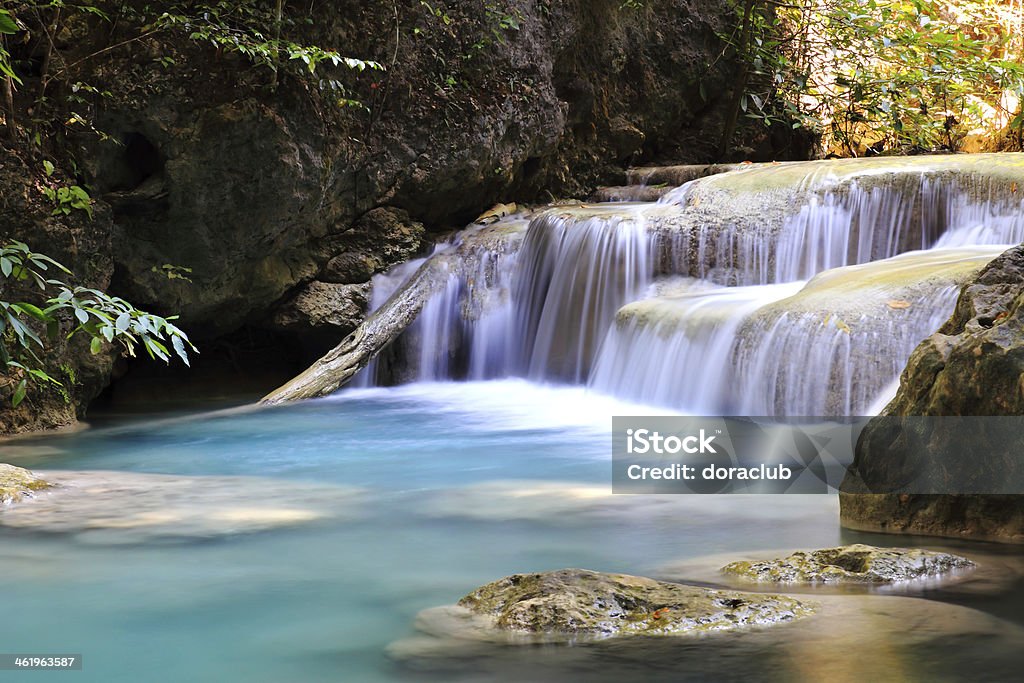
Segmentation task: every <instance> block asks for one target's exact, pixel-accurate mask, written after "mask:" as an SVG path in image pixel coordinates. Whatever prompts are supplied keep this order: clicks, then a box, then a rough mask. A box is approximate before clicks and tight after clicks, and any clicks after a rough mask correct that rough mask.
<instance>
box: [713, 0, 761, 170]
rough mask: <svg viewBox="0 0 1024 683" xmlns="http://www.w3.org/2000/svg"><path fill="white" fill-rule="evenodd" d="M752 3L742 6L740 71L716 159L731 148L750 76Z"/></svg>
mask: <svg viewBox="0 0 1024 683" xmlns="http://www.w3.org/2000/svg"><path fill="white" fill-rule="evenodd" d="M754 3H755V0H747V4H746V6H745V7H744V8H743V27H742V29H740V44H739V50H738V51H739V58H740V72H739V74H738V75H737V77H736V87H735V89H734V90H733V93H732V102H731V103H730V106H729V111H728V112H727V114H726V118H725V128H724V129H723V130H722V141H721V143H720V144H719V146H718V161H725V155H726V154H728V153H729V150H730V149H731V148H732V136H733V135H734V134H735V133H736V123H737V122H738V121H739V117H740V104H741V103H742V101H743V98H744V97H745V96H746V91H747V80H748V79H749V78H750V63H751V61H752V60H751V55H750V37H751V33H752V31H753V25H754Z"/></svg>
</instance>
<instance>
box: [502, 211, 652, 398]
mask: <svg viewBox="0 0 1024 683" xmlns="http://www.w3.org/2000/svg"><path fill="white" fill-rule="evenodd" d="M652 250H653V243H652V241H651V240H650V239H649V238H648V236H647V232H646V229H645V221H644V215H643V213H642V211H641V209H639V208H631V207H616V208H615V209H612V210H607V211H604V212H602V213H600V214H599V215H593V216H589V217H587V218H585V219H583V220H582V221H579V220H576V218H575V216H574V215H572V214H565V213H561V212H558V211H551V212H546V213H543V214H541V215H540V216H538V217H537V218H536V219H534V221H533V222H532V223H531V224H530V229H529V232H528V233H527V235H526V240H525V241H524V243H523V248H522V252H521V253H520V256H519V260H520V264H521V265H520V270H519V273H518V274H517V282H516V288H515V298H514V300H513V305H514V315H515V316H516V323H517V333H518V335H519V337H518V338H519V340H520V343H521V344H522V351H521V353H522V364H521V366H520V368H521V370H522V371H523V372H524V374H526V375H527V376H529V377H532V378H534V379H559V380H562V381H567V382H572V383H576V384H578V383H581V382H583V381H585V380H586V378H587V376H588V375H589V372H590V365H591V363H592V361H593V359H594V358H595V357H596V354H597V347H598V345H599V344H600V342H601V340H602V339H603V338H604V334H605V331H606V330H607V329H608V325H609V324H611V321H612V320H613V319H614V318H615V312H616V311H617V310H618V309H619V307H621V306H622V305H623V304H625V303H627V302H628V301H631V300H633V299H636V298H637V297H639V296H640V295H641V294H643V292H644V291H646V289H647V287H648V286H649V285H650V282H651V277H652V275H653V270H652V264H653V251H652Z"/></svg>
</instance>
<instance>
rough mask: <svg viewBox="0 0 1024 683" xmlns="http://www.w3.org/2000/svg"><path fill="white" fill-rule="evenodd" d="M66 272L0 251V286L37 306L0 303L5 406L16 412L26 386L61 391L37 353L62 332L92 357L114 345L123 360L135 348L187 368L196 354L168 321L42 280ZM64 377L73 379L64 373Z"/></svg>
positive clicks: (44, 260)
mask: <svg viewBox="0 0 1024 683" xmlns="http://www.w3.org/2000/svg"><path fill="white" fill-rule="evenodd" d="M52 271H58V272H60V273H63V274H65V275H71V272H70V271H69V270H68V269H67V268H65V267H64V266H63V265H61V264H60V263H58V262H57V261H55V260H54V259H52V258H50V257H49V256H46V255H45V254H39V253H36V252H33V251H32V250H31V249H29V247H28V245H26V244H25V243H24V242H18V241H12V242H10V243H9V244H5V245H3V246H2V247H0V276H2V277H0V283H3V284H4V285H5V289H6V288H7V287H6V286H11V287H14V288H16V287H23V288H27V289H32V288H35V289H38V298H37V301H38V300H41V301H40V304H39V305H36V304H33V303H30V302H28V301H16V302H9V301H3V300H0V363H2V365H3V371H4V375H5V376H6V379H7V388H8V389H9V392H10V397H11V403H12V405H13V406H15V407H16V406H18V405H19V404H20V403H21V402H22V401H23V400H24V399H25V397H26V395H27V392H28V389H29V387H30V385H32V384H43V385H47V384H48V385H53V386H56V387H61V386H62V385H61V382H60V381H59V380H57V379H55V378H54V377H52V376H51V375H49V374H48V373H47V372H46V370H45V367H44V363H43V362H42V360H41V359H40V358H39V355H38V352H39V351H42V350H43V349H44V348H45V345H46V344H45V342H44V337H47V338H49V339H50V340H57V339H58V338H59V336H60V335H61V334H62V328H63V329H66V328H68V327H70V328H71V329H70V331H69V332H67V333H66V334H64V336H65V338H68V339H70V338H72V337H75V336H77V335H80V334H81V335H85V336H86V337H88V338H89V340H90V342H89V349H90V351H91V352H92V353H94V354H97V353H100V352H101V351H102V350H103V347H104V344H105V343H109V344H116V345H118V346H119V347H120V348H121V350H122V352H124V353H125V354H127V355H129V356H134V355H136V350H137V349H138V348H139V347H141V348H142V349H143V350H144V351H145V352H146V354H147V355H148V356H149V357H150V358H153V359H159V360H162V361H164V362H169V361H170V360H171V355H172V353H173V354H174V355H176V356H177V357H178V358H180V359H181V360H182V362H184V363H185V364H186V365H188V364H189V357H188V353H189V351H193V352H197V351H196V348H195V346H193V345H192V343H191V342H190V341H189V339H188V336H187V335H186V334H185V333H184V332H183V331H182V330H180V329H179V328H178V327H176V326H175V325H174V324H173V323H172V322H171V321H172V320H174V319H175V317H170V318H162V317H160V316H157V315H153V314H151V313H147V312H146V311H142V310H139V309H137V308H135V307H134V306H133V305H132V304H130V303H129V302H127V301H125V300H124V299H122V298H120V297H116V296H110V295H109V294H106V293H105V292H101V291H99V290H96V289H91V288H88V287H81V286H72V285H68V284H66V283H64V282H63V281H61V280H57V279H54V278H51V277H48V275H50V274H51V272H52ZM65 374H67V375H68V376H69V377H72V381H74V380H73V373H69V372H65Z"/></svg>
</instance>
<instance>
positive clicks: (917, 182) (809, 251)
mask: <svg viewBox="0 0 1024 683" xmlns="http://www.w3.org/2000/svg"><path fill="white" fill-rule="evenodd" d="M818 168H819V169H820V168H821V167H818ZM745 172H746V171H740V172H739V173H745ZM719 178H723V179H727V176H720V177H719ZM708 180H709V179H702V180H700V181H695V182H694V183H688V184H687V185H684V186H682V187H680V188H677V189H676V190H674V191H672V192H670V193H668V194H667V195H666V197H665V198H663V199H662V201H661V202H660V203H658V204H635V203H634V204H629V203H615V204H597V205H588V206H572V207H564V208H559V207H556V208H553V209H549V210H547V211H544V212H541V213H539V214H535V215H534V216H533V218H532V220H531V221H530V222H529V228H528V230H527V231H526V235H525V239H523V240H522V246H521V248H519V250H518V253H517V252H516V251H515V250H514V249H509V250H507V251H502V252H498V253H494V254H492V258H490V259H488V260H487V261H486V263H485V265H484V266H482V267H481V272H480V273H478V274H477V275H475V276H473V277H469V278H459V277H454V276H453V277H452V279H451V281H450V282H449V283H448V287H447V288H446V289H445V290H444V291H443V292H442V293H440V294H439V295H437V296H436V297H435V298H434V299H433V300H432V301H431V302H430V303H429V304H428V305H427V306H426V307H425V308H424V311H423V312H422V314H421V316H420V318H419V320H418V321H417V323H416V324H415V325H414V326H413V327H412V328H411V329H410V331H409V332H407V333H406V334H405V335H404V336H403V338H402V340H400V342H399V343H397V344H396V345H395V347H394V348H393V349H391V351H390V352H389V353H388V354H385V357H384V358H382V360H381V361H380V362H379V363H377V367H375V368H373V369H372V371H371V372H370V373H364V377H369V376H373V377H375V378H376V381H383V382H386V383H388V382H389V383H394V382H407V381H442V380H446V379H473V380H484V379H494V378H502V377H510V376H518V377H524V378H529V379H530V380H533V381H541V382H545V381H546V382H560V383H566V384H571V385H587V386H590V387H591V388H592V389H594V390H597V391H600V392H605V393H607V394H609V395H612V396H616V397H621V398H624V399H629V400H635V401H639V402H643V403H646V404H655V405H660V406H665V407H667V408H672V409H675V410H681V411H685V412H690V413H698V414H699V413H703V414H722V413H725V414H747V415H819V414H820V415H851V414H859V413H865V412H868V411H872V410H877V409H878V408H879V407H881V406H882V405H884V399H885V397H886V396H887V395H891V393H892V391H893V386H894V385H893V382H894V380H895V379H896V378H897V377H898V375H899V372H900V371H901V370H902V368H903V366H904V364H905V363H906V359H907V358H908V357H909V355H910V353H911V351H912V350H913V348H914V347H915V346H916V345H917V344H918V343H919V342H920V341H921V340H922V339H923V338H924V337H926V336H927V335H928V334H930V333H931V332H933V331H934V330H935V329H936V328H937V327H938V326H939V325H940V324H941V323H942V321H944V320H945V319H946V318H947V317H948V315H949V313H950V312H951V310H952V306H953V303H954V302H955V298H956V294H957V291H958V286H957V285H956V282H959V281H960V280H955V279H952V278H953V276H952V275H949V276H946V275H944V269H945V268H947V267H948V268H950V269H951V270H950V272H951V273H952V272H953V271H955V270H956V268H957V265H956V264H957V263H959V262H960V261H961V260H962V258H968V257H970V258H974V259H976V260H977V266H978V267H980V265H981V264H982V263H983V262H984V261H985V260H987V259H988V258H993V257H994V256H995V255H996V254H997V253H998V252H999V250H998V249H993V250H990V251H987V252H984V253H982V254H980V255H979V254H978V253H973V254H971V255H967V256H964V255H963V254H961V253H954V252H951V251H950V252H947V251H945V249H948V248H950V247H964V246H968V245H999V244H1007V243H1012V242H1017V241H1021V240H1024V210H1022V207H1024V205H1022V204H1021V203H1020V202H1017V201H1006V200H1005V199H1001V200H996V199H993V198H988V199H986V195H985V191H984V185H983V183H982V184H975V186H966V185H958V184H956V183H954V182H953V181H950V180H948V179H942V178H939V179H937V178H933V177H930V176H928V175H926V174H923V173H922V174H920V176H919V177H916V176H914V175H912V174H907V175H905V176H901V177H900V181H899V182H894V183H892V184H891V186H890V185H886V184H879V183H877V182H867V181H864V182H858V181H857V180H856V179H854V180H848V181H845V182H844V183H840V182H839V181H838V180H837V178H835V177H834V176H832V175H829V174H828V173H827V172H826V173H823V172H821V171H820V170H815V171H813V172H810V173H808V175H807V176H806V177H805V178H804V180H803V181H802V184H803V187H804V189H805V190H806V191H807V194H806V195H805V196H806V197H807V200H806V203H805V204H804V205H802V206H799V207H795V208H794V209H793V210H791V211H789V212H788V213H787V215H785V217H784V218H783V219H782V220H781V221H775V222H773V221H772V220H768V219H765V220H764V221H762V222H758V221H757V220H751V221H748V222H747V223H746V224H744V225H743V226H737V225H734V224H730V223H724V224H723V223H713V222H699V221H695V220H693V219H692V218H690V217H689V215H690V214H687V212H693V211H697V210H698V209H697V208H696V205H695V203H694V197H695V196H697V193H695V192H694V189H695V188H697V187H698V186H697V185H696V184H695V183H700V182H706V181H708ZM715 182H717V180H716V181H715ZM673 205H674V206H676V207H677V208H673ZM754 208H755V209H756V207H754ZM673 212H676V213H675V214H673ZM666 216H667V218H666ZM516 221H518V222H516ZM659 221H660V223H659ZM666 221H667V222H668V226H669V227H668V229H666V228H665V227H664V226H665V223H666ZM673 221H674V222H673ZM503 223H504V222H503ZM512 223H515V225H517V226H518V228H519V229H525V225H526V223H525V221H524V220H523V219H522V218H521V217H516V218H515V219H512V221H511V222H509V225H511V224H512ZM652 225H655V226H658V227H653V228H652ZM468 234H470V235H471V234H472V231H470V233H468ZM462 239H465V240H469V239H470V237H460V240H462ZM458 244H459V240H457V241H456V242H455V243H454V246H457V245H458ZM454 246H453V245H444V246H442V247H441V249H450V248H454ZM914 249H937V250H938V251H926V252H920V253H919V254H918V255H912V254H908V255H907V256H904V257H899V258H896V259H893V258H892V257H895V256H897V255H898V254H903V253H905V252H908V251H911V250H914ZM944 254H945V256H944ZM885 259H890V260H891V261H892V262H893V263H894V264H895V265H885V264H887V263H889V261H885ZM900 259H903V260H902V261H901V260H900ZM908 259H909V260H908ZM936 259H938V260H936ZM943 259H946V260H945V261H944V260H943ZM979 259H980V260H979ZM876 262H881V263H882V265H880V266H879V268H880V269H881V270H883V271H886V272H894V271H898V270H900V269H901V268H903V269H909V270H908V275H907V278H909V279H908V280H907V281H905V282H904V281H897V282H894V283H891V284H882V285H879V287H876V288H875V289H874V290H872V291H873V292H874V293H873V294H872V296H874V298H875V300H876V301H875V303H876V304H877V303H878V302H879V301H881V302H883V303H884V301H885V300H886V296H885V294H886V292H887V291H889V290H888V289H886V288H887V287H890V288H891V291H892V292H897V291H900V292H902V291H903V289H905V288H906V287H907V286H912V287H914V288H915V289H913V291H912V295H908V294H905V293H904V294H900V296H910V297H911V299H912V300H909V301H906V302H905V303H906V306H903V304H901V303H897V305H895V307H893V308H891V309H887V308H886V307H885V306H884V305H882V306H881V307H879V306H875V307H874V308H873V309H871V310H867V309H865V310H864V311H862V312H861V311H857V310H856V303H857V300H858V297H859V296H861V293H860V292H859V290H858V284H857V282H858V280H857V278H862V277H863V278H870V277H876V275H872V273H877V272H879V268H875V269H871V268H869V269H868V270H866V271H858V270H856V268H854V269H853V270H850V271H846V270H842V269H843V268H844V267H845V266H851V265H853V264H873V263H876ZM908 264H909V265H908ZM921 264H925V265H927V266H928V268H931V270H929V271H928V272H927V273H923V274H922V273H918V272H917V271H914V272H910V271H912V270H913V269H914V268H917V267H920V266H921ZM415 267H417V265H406V266H401V267H399V268H398V269H396V270H394V271H392V273H389V274H388V275H386V276H381V277H378V279H377V280H376V281H375V293H374V304H375V305H380V304H381V303H383V301H384V300H385V299H386V298H387V296H389V295H390V293H391V292H392V291H394V289H395V288H397V287H398V286H399V285H400V284H401V282H403V281H404V279H405V278H406V277H408V275H410V274H411V273H412V272H413V268H415ZM858 267H859V266H858ZM872 268H874V267H873V266H872ZM837 269H840V270H837ZM886 269H888V270H886ZM819 273H821V274H829V275H830V276H831V275H832V273H836V274H844V273H845V275H842V277H847V278H853V279H852V280H850V281H849V282H847V283H845V284H844V282H842V281H840V282H833V284H832V285H831V286H832V290H830V291H831V293H830V294H829V297H830V298H829V297H826V298H825V299H822V300H821V301H820V308H821V310H814V309H810V310H808V309H806V308H803V307H801V306H800V305H798V304H799V301H800V297H798V296H795V295H797V294H798V292H800V291H801V289H802V288H803V286H804V281H806V280H808V279H810V278H812V277H814V276H815V275H818V274H819ZM672 275H676V276H687V275H690V276H696V278H698V279H691V280H689V281H687V283H686V284H684V285H683V286H682V289H679V288H678V287H677V289H676V291H674V292H670V293H667V294H668V295H666V292H665V291H664V289H665V287H664V283H663V282H662V281H663V280H664V278H665V277H669V276H672ZM822 277H823V276H822ZM838 277H839V275H837V276H835V277H833V278H832V280H836V278H838ZM961 279H962V278H961ZM814 282H815V283H817V284H816V285H815V286H816V287H819V288H820V287H821V286H822V285H821V282H819V278H815V281H814ZM716 283H717V284H718V285H721V284H727V285H732V286H730V287H727V288H722V287H720V286H718V287H716V286H715V285H716ZM773 283H775V284H773ZM676 285H677V286H678V282H677V283H676ZM736 285H742V286H736ZM659 288H660V289H661V290H662V291H660V292H659V291H656V290H658V289H659ZM659 294H660V295H663V296H658V297H657V298H655V299H650V300H649V301H644V300H647V299H649V297H651V296H652V295H659ZM811 294H812V295H813V294H814V292H811ZM869 298H870V297H869ZM890 298H898V297H897V296H896V294H893V295H892V297H890ZM638 301H643V302H644V303H642V304H634V303H633V302H638ZM901 301H902V299H901ZM787 307H789V308H787ZM851 307H852V308H853V312H852V313H851V312H850V310H848V309H851ZM833 309H835V310H836V311H837V312H836V313H835V314H831V313H828V311H832V310H833ZM367 381H368V380H366V379H364V380H363V385H364V386H365V385H366V383H367Z"/></svg>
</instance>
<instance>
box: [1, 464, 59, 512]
mask: <svg viewBox="0 0 1024 683" xmlns="http://www.w3.org/2000/svg"><path fill="white" fill-rule="evenodd" d="M52 486H53V484H51V483H49V482H48V481H46V480H44V479H41V478H39V477H37V476H36V475H35V474H33V473H32V472H29V471H28V470H25V469H22V468H20V467H14V466H13V465H4V464H2V463H0V505H7V504H8V503H17V502H19V501H21V500H24V499H25V498H32V497H33V496H35V495H36V493H38V492H39V491H45V490H46V489H48V488H51V487H52Z"/></svg>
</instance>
